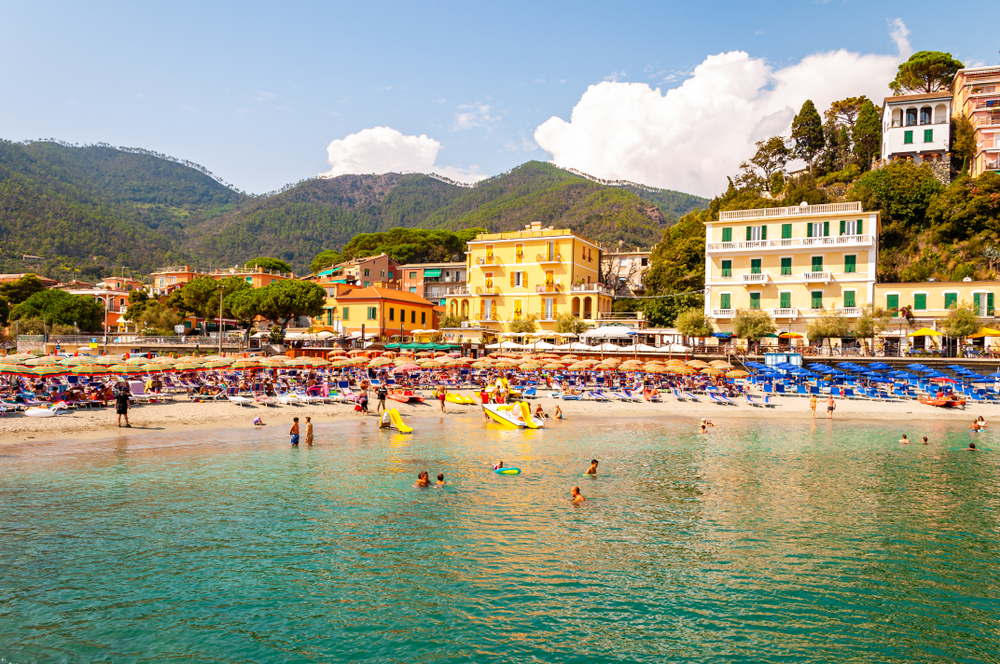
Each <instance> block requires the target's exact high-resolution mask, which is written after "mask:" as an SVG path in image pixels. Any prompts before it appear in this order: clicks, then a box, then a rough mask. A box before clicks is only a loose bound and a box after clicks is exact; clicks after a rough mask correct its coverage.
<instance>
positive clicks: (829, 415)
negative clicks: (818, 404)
mask: <svg viewBox="0 0 1000 664" xmlns="http://www.w3.org/2000/svg"><path fill="white" fill-rule="evenodd" d="M836 409H837V403H836V402H835V401H834V400H833V395H832V394H831V395H830V398H829V399H827V400H826V419H828V420H832V419H833V411H835V410H836Z"/></svg>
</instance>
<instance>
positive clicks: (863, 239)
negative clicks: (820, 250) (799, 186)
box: [707, 235, 875, 252]
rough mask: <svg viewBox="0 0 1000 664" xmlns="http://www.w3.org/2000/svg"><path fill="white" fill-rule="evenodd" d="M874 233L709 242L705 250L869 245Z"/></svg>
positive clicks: (872, 243) (872, 242)
mask: <svg viewBox="0 0 1000 664" xmlns="http://www.w3.org/2000/svg"><path fill="white" fill-rule="evenodd" d="M874 244H875V236H874V235H831V236H829V237H798V238H788V239H784V240H749V241H741V242H709V243H708V247H707V250H708V251H710V252H718V251H748V250H751V249H755V250H760V249H788V248H794V247H838V248H839V247H845V248H846V247H871V246H873V245H874Z"/></svg>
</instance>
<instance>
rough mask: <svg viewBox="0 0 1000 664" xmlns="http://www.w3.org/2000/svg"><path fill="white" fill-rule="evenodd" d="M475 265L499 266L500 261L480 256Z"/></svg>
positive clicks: (494, 257) (492, 257) (493, 257)
mask: <svg viewBox="0 0 1000 664" xmlns="http://www.w3.org/2000/svg"><path fill="white" fill-rule="evenodd" d="M476 263H477V264H479V265H500V264H501V262H500V259H499V258H497V257H496V256H480V257H479V258H477V259H476Z"/></svg>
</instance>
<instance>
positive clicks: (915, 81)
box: [889, 51, 965, 96]
mask: <svg viewBox="0 0 1000 664" xmlns="http://www.w3.org/2000/svg"><path fill="white" fill-rule="evenodd" d="M964 66H965V65H963V64H962V63H961V62H960V61H958V60H956V59H955V58H953V57H951V53H942V52H941V51H917V52H916V53H914V54H913V55H911V56H910V59H909V60H907V61H906V62H904V63H902V64H901V65H899V68H898V69H897V70H896V78H895V79H894V80H893V81H892V83H890V84H889V88H890V89H891V90H892V93H893V94H894V95H897V96H898V95H905V94H927V93H929V92H937V91H938V90H944V89H946V88H948V87H950V86H951V82H952V81H953V80H954V79H955V74H957V73H958V70H959V69H961V68H962V67H964Z"/></svg>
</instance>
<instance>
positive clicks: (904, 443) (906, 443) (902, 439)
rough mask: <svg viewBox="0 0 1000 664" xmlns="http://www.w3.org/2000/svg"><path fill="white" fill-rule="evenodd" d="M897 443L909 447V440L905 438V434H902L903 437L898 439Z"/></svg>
mask: <svg viewBox="0 0 1000 664" xmlns="http://www.w3.org/2000/svg"><path fill="white" fill-rule="evenodd" d="M899 442H901V443H902V444H903V445H909V444H910V439H909V438H907V437H906V434H905V433H904V434H903V437H902V438H900V439H899Z"/></svg>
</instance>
